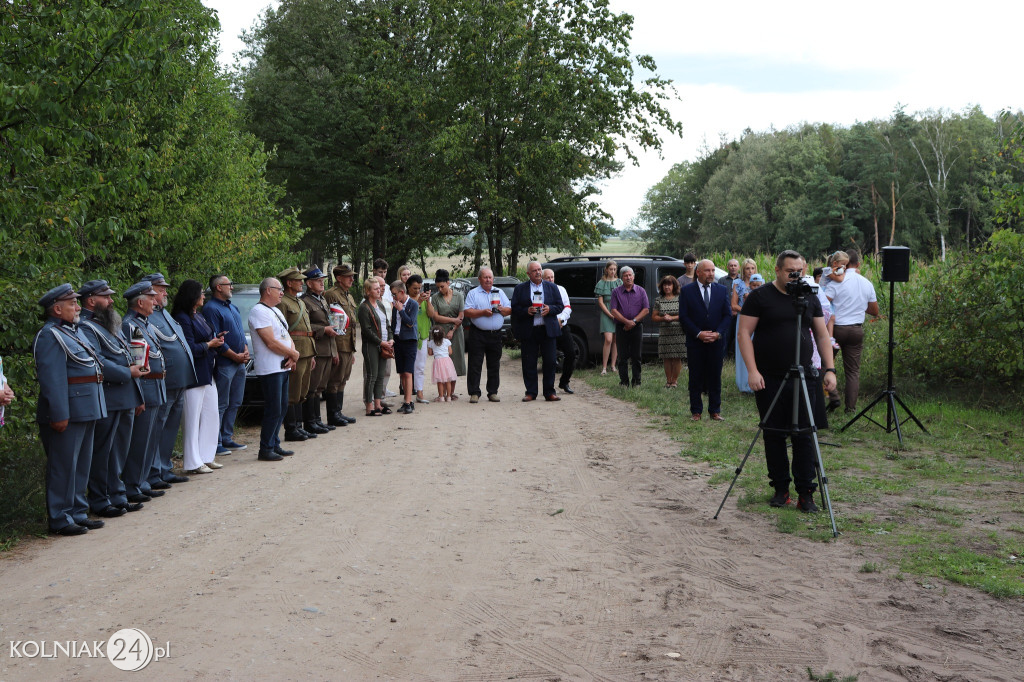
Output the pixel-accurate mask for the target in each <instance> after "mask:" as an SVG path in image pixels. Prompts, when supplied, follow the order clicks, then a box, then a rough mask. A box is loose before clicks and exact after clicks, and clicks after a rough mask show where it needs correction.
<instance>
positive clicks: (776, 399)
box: [711, 382, 786, 519]
mask: <svg viewBox="0 0 1024 682" xmlns="http://www.w3.org/2000/svg"><path fill="white" fill-rule="evenodd" d="M785 385H786V384H785V382H783V383H782V384H781V385H780V386H779V390H777V391H776V392H775V397H774V398H772V404H771V405H770V406H769V407H768V412H766V413H765V415H764V419H762V420H761V423H760V424H758V425H757V433H755V434H754V440H752V441H750V447H749V448H747V454H745V455H744V456H743V461H741V462H740V465H739V466H738V467H736V475H735V476H733V477H732V483H730V484H729V489H728V490H726V491H725V497H723V498H722V503H721V504H720V505H718V511H716V512H715V515H714V516H712V517H711V518H713V519H717V518H718V515H719V514H721V513H722V507H724V506H725V501H726V500H727V499H729V494H730V493H731V492H732V488H733V486H734V485H736V481H737V480H738V479H739V477H740V474H741V473H742V472H743V466H744V465H745V464H746V463H747V458H748V457H750V453H751V452H753V450H754V444H755V443H757V439H758V438H760V437H761V432H762V431H764V425H765V424H767V423H768V418H769V417H770V416H771V413H772V410H774V409H775V404H776V403H777V402H779V396H780V395H782V389H783V387H785Z"/></svg>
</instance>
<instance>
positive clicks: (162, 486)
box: [149, 481, 171, 490]
mask: <svg viewBox="0 0 1024 682" xmlns="http://www.w3.org/2000/svg"><path fill="white" fill-rule="evenodd" d="M149 487H150V488H152V489H153V490H170V489H171V484H170V483H168V482H167V481H157V482H156V483H150V484H149Z"/></svg>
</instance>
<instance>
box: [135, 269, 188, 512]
mask: <svg viewBox="0 0 1024 682" xmlns="http://www.w3.org/2000/svg"><path fill="white" fill-rule="evenodd" d="M143 279H144V280H149V282H150V283H151V284H152V285H153V289H154V290H155V291H156V305H155V306H154V307H153V314H152V315H150V316H149V323H150V324H151V325H152V326H153V329H154V332H153V333H154V334H155V335H156V338H157V339H158V340H159V341H160V346H161V347H162V348H163V353H164V372H165V376H164V383H165V385H166V387H167V402H165V403H164V404H163V406H161V408H160V415H159V417H158V420H159V423H158V425H157V426H156V427H155V430H154V438H155V439H156V443H157V452H156V456H155V457H154V459H153V468H152V469H150V470H149V476H148V477H147V481H148V483H149V487H150V489H152V490H166V489H167V488H170V487H171V484H172V483H187V482H188V477H187V476H177V475H175V474H172V473H171V456H172V455H173V454H174V444H175V442H176V441H177V440H178V429H179V428H181V410H182V408H183V407H184V406H185V389H187V388H188V387H190V386H195V385H196V383H197V379H196V366H195V360H194V359H193V358H192V350H191V349H190V348H189V347H188V342H186V341H185V332H183V331H182V330H181V325H180V324H178V322H177V320H175V319H174V318H173V317H171V314H170V313H169V312H167V310H166V309H165V308H166V306H167V288H168V286H170V285H169V284H168V283H167V280H166V279H164V276H163V275H162V274H160V273H159V272H154V273H153V274H151V275H146V276H145V277H143ZM144 492H146V494H147V495H148V494H149V491H148V490H146V491H144Z"/></svg>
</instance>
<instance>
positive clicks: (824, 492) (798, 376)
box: [712, 296, 839, 537]
mask: <svg viewBox="0 0 1024 682" xmlns="http://www.w3.org/2000/svg"><path fill="white" fill-rule="evenodd" d="M793 307H794V308H796V311H797V316H796V355H795V358H794V360H793V364H792V365H791V366H790V368H789V369H788V370H786V376H785V379H784V380H783V381H782V383H781V384H779V388H778V390H777V391H775V396H774V397H773V398H772V402H771V405H770V406H769V407H768V411H767V412H766V413H765V415H764V417H763V418H762V419H761V421H760V423H759V424H758V425H757V433H756V434H754V439H753V440H752V441H750V447H748V448H747V454H745V455H744V456H743V461H741V462H740V465H739V466H738V467H736V475H735V476H733V479H732V483H730V484H729V489H728V490H726V491H725V497H723V498H722V503H721V504H720V505H718V511H716V512H715V515H714V516H713V517H712V518H714V519H718V515H719V514H721V513H722V507H724V506H725V501H726V500H727V499H729V495H730V494H731V493H732V489H733V487H734V486H735V485H736V481H737V480H738V479H739V477H740V474H741V473H743V467H744V465H745V464H746V463H747V459H748V458H749V457H750V453H751V452H753V450H754V445H755V444H757V439H758V438H760V437H761V433H762V432H764V431H782V430H781V429H772V428H770V427H768V426H766V424H767V423H768V420H769V419H770V417H771V415H772V412H774V411H775V408H776V407H777V406H778V404H779V398H780V397H781V396H782V392H783V391H784V390H785V388H786V386H787V385H788V386H790V387H791V388H792V393H793V403H792V406H791V407H792V412H791V415H792V418H791V422H790V427H789V428H788V429H785V430H784V431H785V433H786V434H788V435H790V436H796V435H800V434H804V433H810V434H811V440H812V442H813V443H814V458H815V459H814V473H815V475H816V476H817V479H818V490H819V491H820V492H821V504H822V506H823V507H825V508H826V509H828V516H829V520H830V521H831V523H832V537H839V531H838V530H837V529H836V517H835V514H833V513H832V501H831V499H830V498H829V494H828V476H826V475H825V465H824V463H823V462H822V460H821V445H820V444H819V442H818V427H817V426H815V424H814V410H813V408H812V406H811V395H810V392H808V390H807V377H806V376H805V374H804V367H803V365H801V364H800V341H801V339H800V322H801V320H803V316H804V313H805V312H806V310H807V299H806V298H805V297H803V296H798V297H794V299H793ZM798 387H799V390H797V389H798ZM801 397H803V402H804V406H805V407H806V408H807V418H808V420H809V421H810V426H809V427H803V428H801V427H800V398H801ZM794 455H795V453H794Z"/></svg>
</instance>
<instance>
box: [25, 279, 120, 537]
mask: <svg viewBox="0 0 1024 682" xmlns="http://www.w3.org/2000/svg"><path fill="white" fill-rule="evenodd" d="M39 305H41V306H42V307H43V310H44V311H45V314H46V322H45V324H43V328H42V329H40V330H39V333H37V334H36V338H35V341H34V342H33V343H32V356H33V358H34V359H35V365H36V376H37V377H38V379H39V403H38V405H37V407H36V422H37V423H38V424H39V440H41V441H42V443H43V449H44V450H45V451H46V518H47V523H48V524H49V527H50V532H51V533H56V534H58V535H81V534H83V533H86V532H88V531H89V530H92V529H95V528H102V527H103V522H102V521H99V520H94V519H90V518H89V517H88V512H89V503H88V502H87V500H86V488H87V487H88V483H89V465H90V463H91V459H92V457H91V455H92V444H93V437H94V435H95V429H96V420H97V419H103V418H104V417H106V416H107V406H106V403H105V401H104V398H103V373H102V364H101V363H100V359H99V356H97V355H96V351H95V350H93V348H92V346H90V345H89V342H88V341H86V340H85V337H84V336H83V335H82V332H81V330H80V329H79V328H78V320H79V312H80V311H81V307H80V306H79V305H78V293H77V292H76V291H75V290H74V288H73V287H72V286H71V285H70V284H61V285H60V286H57V287H54V288H53V289H50V290H49V291H47V292H46V293H45V294H43V297H42V298H40V299H39Z"/></svg>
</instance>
